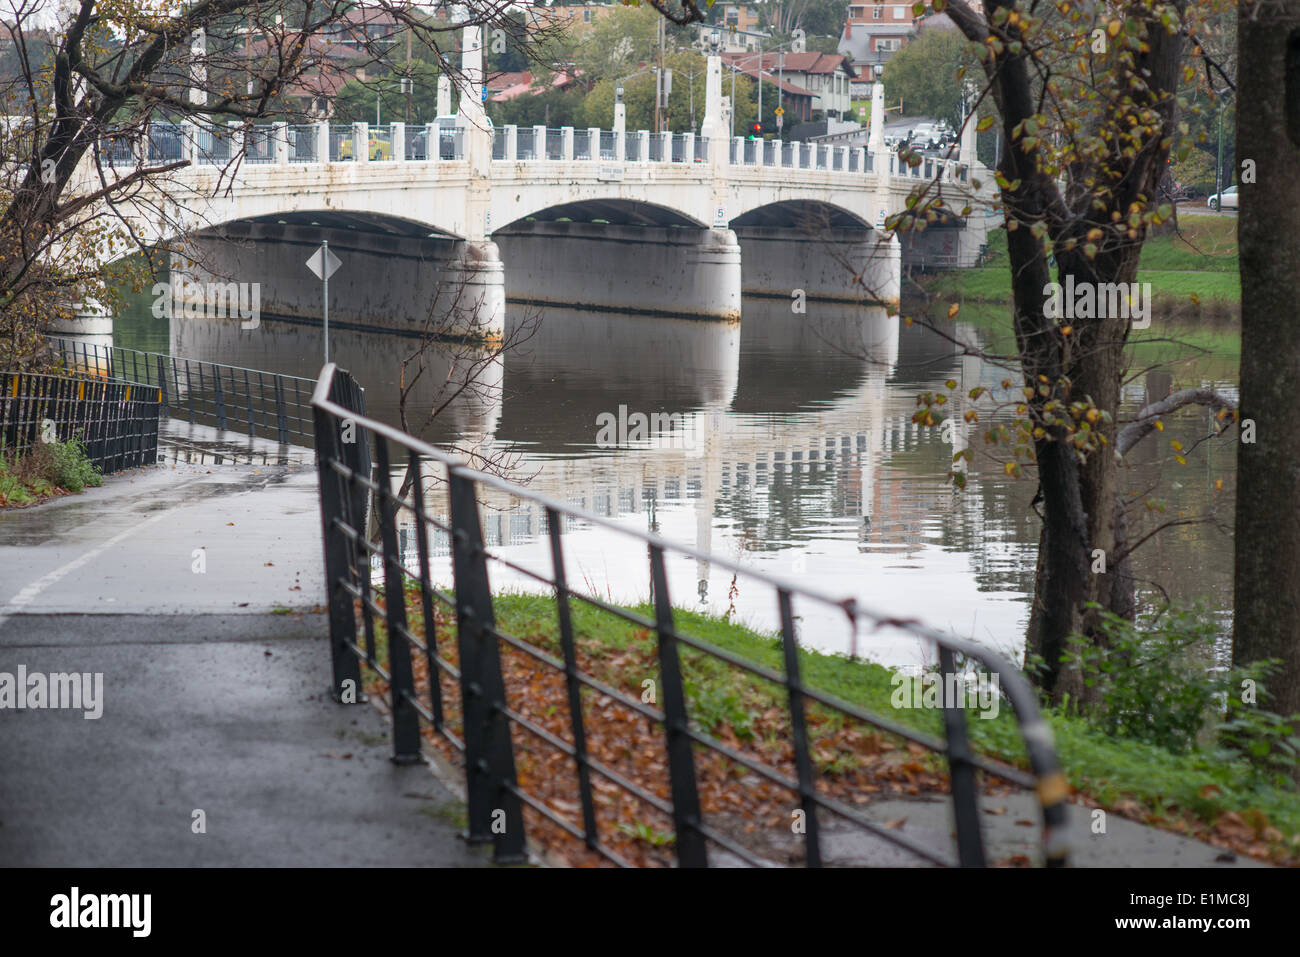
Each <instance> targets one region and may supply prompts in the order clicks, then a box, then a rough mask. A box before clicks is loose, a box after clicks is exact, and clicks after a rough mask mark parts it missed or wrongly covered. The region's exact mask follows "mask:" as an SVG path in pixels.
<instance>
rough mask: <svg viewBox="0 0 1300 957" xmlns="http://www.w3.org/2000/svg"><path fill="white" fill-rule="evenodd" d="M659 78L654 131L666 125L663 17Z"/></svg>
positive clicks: (659, 131)
mask: <svg viewBox="0 0 1300 957" xmlns="http://www.w3.org/2000/svg"><path fill="white" fill-rule="evenodd" d="M658 20H659V80H658V84H657V85H658V89H657V90H656V91H655V132H656V133H662V132H663V131H664V126H665V125H667V116H666V114H667V112H668V103H667V100H668V97H667V95H666V94H665V93H664V18H663V17H659V18H658Z"/></svg>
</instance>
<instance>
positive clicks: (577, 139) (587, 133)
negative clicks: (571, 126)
mask: <svg viewBox="0 0 1300 957" xmlns="http://www.w3.org/2000/svg"><path fill="white" fill-rule="evenodd" d="M573 158H574V159H576V160H589V159H591V130H574V131H573Z"/></svg>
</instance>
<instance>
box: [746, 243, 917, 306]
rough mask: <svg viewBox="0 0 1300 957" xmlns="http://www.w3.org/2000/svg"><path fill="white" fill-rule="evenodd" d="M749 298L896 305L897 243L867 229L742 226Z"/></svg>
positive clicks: (897, 290) (898, 250)
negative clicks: (809, 229)
mask: <svg viewBox="0 0 1300 957" xmlns="http://www.w3.org/2000/svg"><path fill="white" fill-rule="evenodd" d="M735 233H736V236H737V238H738V239H739V240H740V247H741V250H742V255H741V261H742V264H743V265H742V269H741V283H742V286H743V288H744V291H745V295H747V296H762V297H765V298H772V299H784V300H786V301H791V302H793V301H796V299H797V298H799V297H798V291H799V290H802V291H803V296H802V297H801V298H802V299H804V300H813V301H821V302H845V303H864V304H870V305H884V306H897V305H898V296H899V290H900V273H899V261H900V249H899V244H898V240H897V239H895V238H893V237H890V238H889V239H885V238H884V237H883V234H881V233H878V232H875V231H874V230H866V229H856V230H855V229H822V230H818V231H816V232H813V233H810V232H809V231H807V230H806V229H800V228H798V227H793V226H737V227H736V229H735Z"/></svg>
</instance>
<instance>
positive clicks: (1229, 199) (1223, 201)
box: [1205, 186, 1237, 209]
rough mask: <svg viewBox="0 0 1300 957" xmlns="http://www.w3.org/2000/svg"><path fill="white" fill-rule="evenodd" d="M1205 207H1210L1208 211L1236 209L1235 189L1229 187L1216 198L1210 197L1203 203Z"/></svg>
mask: <svg viewBox="0 0 1300 957" xmlns="http://www.w3.org/2000/svg"><path fill="white" fill-rule="evenodd" d="M1205 205H1206V206H1208V207H1210V209H1236V208H1237V187H1235V186H1229V187H1228V188H1227V189H1225V190H1224V191H1223V192H1222V193H1219V194H1218V195H1217V196H1215V195H1212V196H1210V198H1209V199H1207V200H1206V201H1205Z"/></svg>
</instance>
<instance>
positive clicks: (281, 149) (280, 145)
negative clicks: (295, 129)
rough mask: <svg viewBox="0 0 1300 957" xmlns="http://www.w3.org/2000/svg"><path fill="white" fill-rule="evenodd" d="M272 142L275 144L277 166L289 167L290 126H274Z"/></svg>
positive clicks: (285, 124)
mask: <svg viewBox="0 0 1300 957" xmlns="http://www.w3.org/2000/svg"><path fill="white" fill-rule="evenodd" d="M272 130H273V133H272V137H273V140H272V142H274V143H275V165H277V166H288V165H289V124H288V123H275V124H272Z"/></svg>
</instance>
